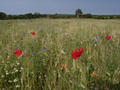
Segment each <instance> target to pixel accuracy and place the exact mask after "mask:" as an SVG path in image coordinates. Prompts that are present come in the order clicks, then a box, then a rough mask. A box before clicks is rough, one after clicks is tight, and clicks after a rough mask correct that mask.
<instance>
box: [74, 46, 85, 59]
mask: <svg viewBox="0 0 120 90" xmlns="http://www.w3.org/2000/svg"><path fill="white" fill-rule="evenodd" d="M82 52H83V48H80V49H78V48H76V49H74V50H73V51H72V57H73V58H74V59H78V57H80V55H81V54H82Z"/></svg>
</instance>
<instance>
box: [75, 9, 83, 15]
mask: <svg viewBox="0 0 120 90" xmlns="http://www.w3.org/2000/svg"><path fill="white" fill-rule="evenodd" d="M75 14H76V16H77V17H80V16H81V15H82V14H83V12H82V10H81V9H79V8H78V9H77V10H76V11H75Z"/></svg>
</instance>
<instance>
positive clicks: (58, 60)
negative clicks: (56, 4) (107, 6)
mask: <svg viewBox="0 0 120 90" xmlns="http://www.w3.org/2000/svg"><path fill="white" fill-rule="evenodd" d="M8 22H10V23H8ZM31 32H35V33H34V35H32V33H31ZM107 35H110V36H111V39H110V40H106V36H107ZM75 48H83V53H82V54H81V55H80V57H79V58H78V59H77V60H75V59H74V58H72V56H71V54H72V51H73V50H74V49H75ZM17 49H20V50H21V51H22V54H21V55H20V56H18V57H17V56H16V55H15V53H14V52H15V50H17ZM0 89H1V90H120V20H117V19H116V20H115V19H114V20H97V19H32V20H4V21H3V20H0Z"/></svg>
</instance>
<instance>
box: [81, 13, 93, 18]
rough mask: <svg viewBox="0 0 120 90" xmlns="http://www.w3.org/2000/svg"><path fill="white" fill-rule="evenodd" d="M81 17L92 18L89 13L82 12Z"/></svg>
mask: <svg viewBox="0 0 120 90" xmlns="http://www.w3.org/2000/svg"><path fill="white" fill-rule="evenodd" d="M83 17H84V18H92V14H90V13H88V14H84V15H83Z"/></svg>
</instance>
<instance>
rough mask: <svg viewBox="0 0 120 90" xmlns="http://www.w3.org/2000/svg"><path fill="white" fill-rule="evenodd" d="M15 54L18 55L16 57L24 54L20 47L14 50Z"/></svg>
mask: <svg viewBox="0 0 120 90" xmlns="http://www.w3.org/2000/svg"><path fill="white" fill-rule="evenodd" d="M14 54H15V55H16V57H19V56H20V55H21V54H22V51H21V50H20V49H16V50H15V51H14Z"/></svg>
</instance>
